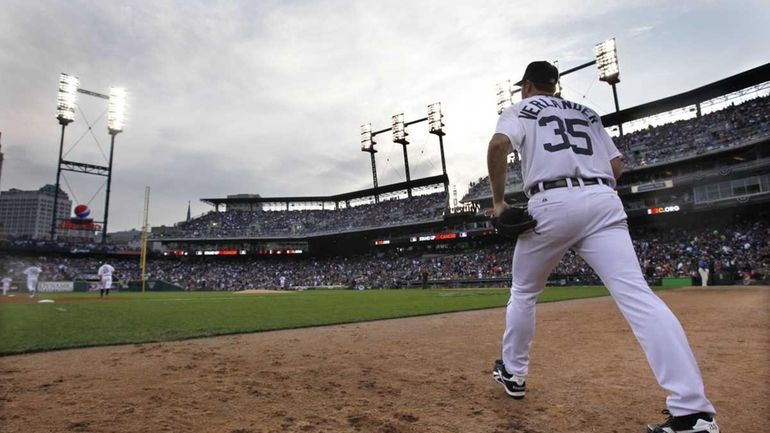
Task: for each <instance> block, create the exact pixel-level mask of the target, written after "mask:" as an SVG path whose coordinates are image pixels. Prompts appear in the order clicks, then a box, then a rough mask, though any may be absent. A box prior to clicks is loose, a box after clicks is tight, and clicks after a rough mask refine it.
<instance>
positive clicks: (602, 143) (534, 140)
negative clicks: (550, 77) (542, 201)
mask: <svg viewBox="0 0 770 433" xmlns="http://www.w3.org/2000/svg"><path fill="white" fill-rule="evenodd" d="M495 133H497V134H503V135H505V136H507V137H508V139H510V140H511V149H510V150H509V151H510V152H513V151H514V150H516V151H518V152H519V155H520V156H521V172H522V177H523V180H524V191H525V192H526V193H527V194H529V190H530V189H531V188H532V187H533V186H535V185H537V184H538V183H539V182H547V181H552V180H557V179H564V178H568V177H580V178H583V179H594V178H601V179H602V180H604V181H606V182H607V184H608V185H610V186H611V187H613V188H614V187H615V177H614V176H613V174H612V166H611V165H610V160H611V159H615V158H617V157H618V156H621V154H620V152H619V151H618V149H617V148H616V147H615V144H614V143H613V142H612V138H610V136H609V134H607V131H605V130H604V127H603V126H602V121H601V119H600V118H599V115H598V114H596V113H595V112H594V111H593V110H591V109H590V108H587V107H584V106H582V105H580V104H578V103H575V102H571V101H567V100H565V99H560V98H557V97H554V96H542V95H539V96H533V97H530V98H527V99H523V100H521V101H520V102H518V103H516V104H514V105H512V106H510V107H508V108H507V109H506V110H505V111H503V113H502V114H501V115H500V117H499V119H498V120H497V127H496V129H495Z"/></svg>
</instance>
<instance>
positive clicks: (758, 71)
mask: <svg viewBox="0 0 770 433" xmlns="http://www.w3.org/2000/svg"><path fill="white" fill-rule="evenodd" d="M767 81H770V63H765V64H764V65H762V66H758V67H756V68H754V69H749V70H748V71H744V72H741V73H739V74H735V75H733V76H731V77H727V78H723V79H721V80H719V81H715V82H713V83H711V84H706V85H705V86H702V87H698V88H697V89H693V90H689V91H687V92H684V93H680V94H678V95H673V96H669V97H666V98H663V99H658V100H657V101H652V102H648V103H646V104H642V105H637V106H636V107H631V108H626V109H624V110H621V111H617V112H614V113H609V114H605V115H604V116H602V123H603V124H604V126H605V127H607V126H615V125H618V124H621V123H626V122H631V121H634V120H638V119H643V118H645V117H649V116H653V115H655V114H660V113H665V112H668V111H671V110H676V109H678V108H682V107H686V106H688V105H694V104H699V103H701V102H705V101H708V100H711V99H714V98H718V97H720V96H723V95H727V94H728V93H732V92H737V91H739V90H742V89H745V88H747V87H751V86H755V85H757V84H762V83H764V82H767Z"/></svg>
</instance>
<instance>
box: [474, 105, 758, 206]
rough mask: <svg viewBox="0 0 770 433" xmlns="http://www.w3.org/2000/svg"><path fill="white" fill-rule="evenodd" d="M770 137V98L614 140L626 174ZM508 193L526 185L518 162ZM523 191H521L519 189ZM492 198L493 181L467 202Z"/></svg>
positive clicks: (477, 186)
mask: <svg viewBox="0 0 770 433" xmlns="http://www.w3.org/2000/svg"><path fill="white" fill-rule="evenodd" d="M768 135H770V95H766V96H762V97H758V98H754V99H752V100H749V101H746V102H744V103H742V104H738V105H730V106H728V107H726V108H724V109H722V110H719V111H714V112H711V113H708V114H704V115H702V116H700V117H695V118H692V119H687V120H680V121H677V122H673V123H668V124H665V125H660V126H655V127H653V126H650V127H648V128H646V129H642V130H639V131H635V132H632V133H630V134H625V135H624V136H623V137H616V138H615V139H614V142H615V145H616V146H617V148H618V149H620V151H621V152H622V153H623V158H624V164H625V167H626V170H633V169H635V168H641V167H646V166H652V165H656V164H662V163H668V162H672V161H674V160H679V159H687V158H692V157H695V156H698V155H702V154H704V153H708V152H712V151H715V150H718V149H724V148H729V147H735V146H739V145H741V144H745V143H746V142H749V141H751V140H754V139H756V138H757V137H766V136H768ZM507 176H508V177H507V184H506V190H511V189H513V188H514V187H515V186H516V185H519V184H521V183H522V177H521V176H522V175H521V165H520V164H519V162H518V160H515V161H514V162H511V163H509V164H508V172H507ZM519 188H520V187H519ZM490 195H491V189H490V186H489V177H483V178H480V179H479V180H477V181H474V182H471V183H470V185H469V190H468V194H467V195H466V197H465V198H466V199H468V200H475V199H478V198H482V197H487V196H490Z"/></svg>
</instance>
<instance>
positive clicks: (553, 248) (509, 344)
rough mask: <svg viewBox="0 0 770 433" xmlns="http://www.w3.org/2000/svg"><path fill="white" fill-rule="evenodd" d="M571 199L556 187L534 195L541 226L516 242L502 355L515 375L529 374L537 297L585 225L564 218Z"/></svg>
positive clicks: (533, 212) (533, 204) (533, 209)
mask: <svg viewBox="0 0 770 433" xmlns="http://www.w3.org/2000/svg"><path fill="white" fill-rule="evenodd" d="M569 198H570V197H569V196H568V195H566V194H565V192H564V191H556V190H554V191H546V192H545V193H541V194H538V195H536V196H534V197H533V198H532V199H531V200H530V203H529V212H530V214H531V215H532V216H533V217H534V218H535V219H536V220H537V227H536V228H535V230H534V231H533V230H530V231H527V232H525V233H522V234H521V235H520V236H519V238H518V240H517V242H516V247H515V249H514V252H513V265H512V268H511V272H512V274H513V281H512V284H511V298H510V300H509V301H508V306H507V307H506V314H505V333H504V334H503V354H502V355H503V357H502V359H503V363H504V365H505V368H506V369H507V370H508V372H509V373H510V374H512V375H514V376H519V377H526V375H527V373H528V372H529V349H530V346H531V344H532V337H533V335H534V332H535V303H536V302H537V297H538V295H540V293H541V292H542V291H543V289H544V288H545V283H546V280H547V279H548V275H549V274H550V273H551V271H552V270H553V268H554V267H555V266H556V265H557V264H558V263H559V261H560V260H561V258H562V257H563V256H564V253H565V252H566V251H567V249H569V247H570V245H571V244H572V242H573V240H574V237H575V232H576V229H577V228H578V227H579V226H580V225H581V223H580V221H579V220H578V219H569V218H564V217H563V215H564V214H565V213H566V212H567V209H569V207H570V206H571V205H570V203H569Z"/></svg>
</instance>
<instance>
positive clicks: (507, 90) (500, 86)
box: [497, 80, 513, 114]
mask: <svg viewBox="0 0 770 433" xmlns="http://www.w3.org/2000/svg"><path fill="white" fill-rule="evenodd" d="M512 96H513V94H512V93H511V80H505V81H503V82H500V83H497V114H501V113H502V112H503V110H505V109H506V108H508V107H510V106H511V104H512V102H513V101H512Z"/></svg>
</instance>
